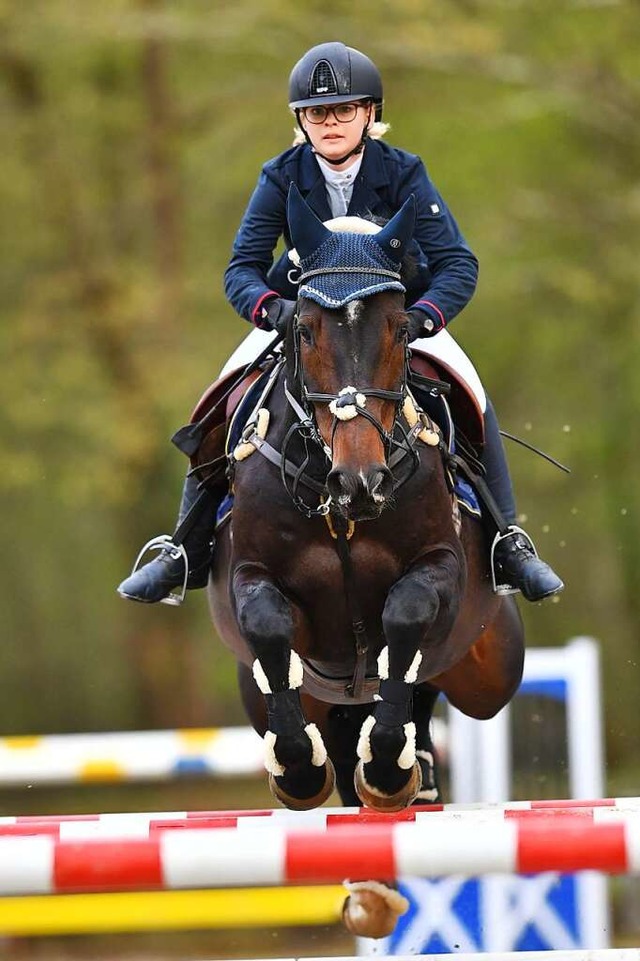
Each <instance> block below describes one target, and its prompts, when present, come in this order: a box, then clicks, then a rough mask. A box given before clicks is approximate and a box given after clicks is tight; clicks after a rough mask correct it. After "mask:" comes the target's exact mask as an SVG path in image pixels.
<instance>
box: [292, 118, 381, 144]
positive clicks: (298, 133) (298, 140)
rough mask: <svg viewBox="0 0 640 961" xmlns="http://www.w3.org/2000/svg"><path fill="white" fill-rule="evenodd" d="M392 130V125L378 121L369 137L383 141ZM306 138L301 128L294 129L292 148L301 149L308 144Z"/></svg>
mask: <svg viewBox="0 0 640 961" xmlns="http://www.w3.org/2000/svg"><path fill="white" fill-rule="evenodd" d="M390 129H391V124H388V123H383V122H382V120H376V121H375V122H374V123H372V124H371V126H370V127H369V129H368V130H367V137H368V138H369V139H371V140H381V139H382V138H383V137H384V135H385V134H386V133H387V131H388V130H390ZM306 142H307V141H306V138H305V135H304V132H303V131H302V130H301V129H300V127H294V131H293V143H292V144H291V146H292V147H299V146H300V144H303V143H306Z"/></svg>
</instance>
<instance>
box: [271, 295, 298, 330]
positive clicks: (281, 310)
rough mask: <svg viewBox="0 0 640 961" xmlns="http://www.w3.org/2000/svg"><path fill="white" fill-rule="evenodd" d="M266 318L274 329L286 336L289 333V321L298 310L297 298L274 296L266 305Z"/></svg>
mask: <svg viewBox="0 0 640 961" xmlns="http://www.w3.org/2000/svg"><path fill="white" fill-rule="evenodd" d="M264 312H265V314H266V318H267V320H268V321H269V323H270V324H271V326H272V328H273V329H274V330H277V331H278V333H279V334H282V336H283V337H284V336H285V335H286V333H287V330H288V327H289V322H290V321H291V319H292V318H293V317H294V315H295V312H296V302H295V300H285V299H284V297H274V298H273V300H270V301H268V303H266V304H265V306H264Z"/></svg>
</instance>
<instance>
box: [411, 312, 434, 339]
mask: <svg viewBox="0 0 640 961" xmlns="http://www.w3.org/2000/svg"><path fill="white" fill-rule="evenodd" d="M407 320H408V324H407V341H408V343H411V341H412V340H417V339H418V338H419V337H431V336H433V334H434V333H435V330H434V327H435V324H434V323H433V321H432V320H431V317H429V315H428V314H425V312H424V310H420V309H419V308H417V307H414V308H412V309H411V310H408V311H407Z"/></svg>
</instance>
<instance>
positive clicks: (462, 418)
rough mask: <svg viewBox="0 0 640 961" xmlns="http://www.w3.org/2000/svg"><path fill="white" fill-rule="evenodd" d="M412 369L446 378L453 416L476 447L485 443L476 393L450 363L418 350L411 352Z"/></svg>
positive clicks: (482, 419) (425, 375)
mask: <svg viewBox="0 0 640 961" xmlns="http://www.w3.org/2000/svg"><path fill="white" fill-rule="evenodd" d="M410 367H411V370H412V371H414V372H415V373H416V374H419V375H421V376H422V377H435V378H436V379H437V380H444V381H445V382H446V383H447V384H449V385H450V386H451V392H450V394H449V395H448V397H447V400H448V403H449V406H450V408H451V416H452V417H453V421H454V424H455V425H456V427H458V428H459V429H460V430H461V431H462V433H463V434H464V435H465V437H466V438H467V440H469V441H470V442H471V443H472V444H473V446H474V447H478V448H480V447H482V446H483V445H484V417H483V415H482V411H481V409H480V405H479V403H478V400H477V398H476V396H475V394H474V393H473V392H472V391H471V389H470V388H469V387H468V385H467V384H466V383H465V381H464V380H462V378H461V377H460V375H459V374H458V373H457V372H456V371H455V370H454V369H453V368H451V367H449V365H448V364H446V363H444V362H443V361H441V360H436V359H435V358H432V357H427V356H426V355H425V354H422V353H419V352H418V351H415V350H414V351H412V353H411V363H410Z"/></svg>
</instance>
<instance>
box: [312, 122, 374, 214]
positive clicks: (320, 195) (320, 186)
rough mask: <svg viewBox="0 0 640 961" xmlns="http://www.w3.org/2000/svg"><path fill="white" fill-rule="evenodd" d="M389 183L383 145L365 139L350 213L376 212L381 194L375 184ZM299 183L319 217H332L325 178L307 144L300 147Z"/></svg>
mask: <svg viewBox="0 0 640 961" xmlns="http://www.w3.org/2000/svg"><path fill="white" fill-rule="evenodd" d="M388 183H389V174H388V172H387V170H386V168H385V165H384V161H383V153H382V148H381V147H380V145H379V144H378V143H377V142H376V141H375V140H367V145H366V147H365V150H364V156H363V158H362V165H361V167H360V171H359V173H358V176H357V177H356V180H355V183H354V185H353V195H352V197H351V203H350V204H349V210H348V211H347V212H348V213H349V214H353V215H357V214H360V215H362V214H363V213H366V212H367V211H372V212H375V208H376V207H377V205H378V203H379V200H380V195H379V193H378V190H377V188H379V187H382V186H384V185H385V184H388ZM298 187H299V188H300V193H301V194H302V196H303V197H304V198H305V200H306V201H307V203H308V204H309V206H310V207H311V209H312V210H313V212H314V213H315V214H317V216H318V217H319V218H320V220H323V221H324V220H329V219H330V218H331V208H330V207H329V201H328V199H327V191H326V185H325V179H324V177H323V176H322V171H321V170H320V167H319V165H318V162H317V161H316V158H315V156H314V154H313V151H312V150H311V147H310V146H309V145H308V144H305V145H304V146H303V147H302V156H301V160H300V170H299V181H298Z"/></svg>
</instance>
